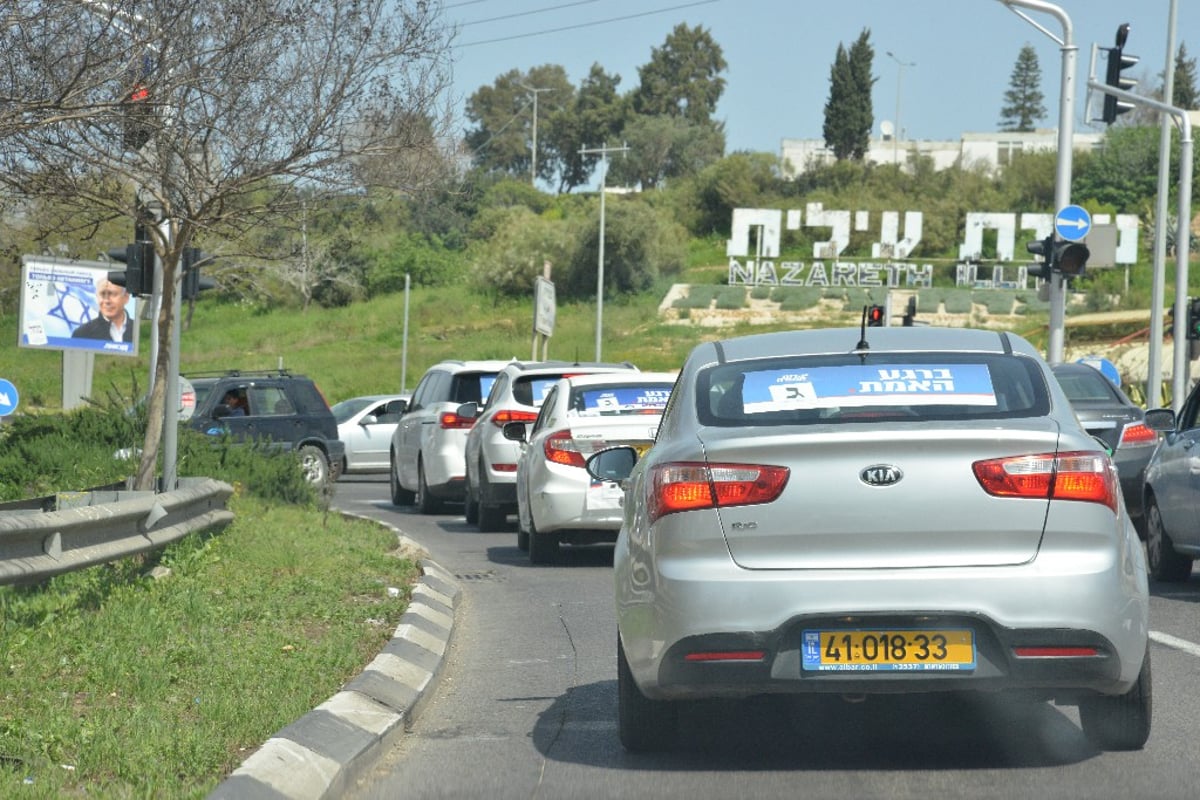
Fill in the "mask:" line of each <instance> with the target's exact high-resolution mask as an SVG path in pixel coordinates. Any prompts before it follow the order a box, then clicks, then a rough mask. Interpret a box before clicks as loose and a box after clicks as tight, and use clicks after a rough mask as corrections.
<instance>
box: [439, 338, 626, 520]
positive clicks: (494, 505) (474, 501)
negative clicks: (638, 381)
mask: <svg viewBox="0 0 1200 800" xmlns="http://www.w3.org/2000/svg"><path fill="white" fill-rule="evenodd" d="M635 371H637V367H635V366H633V365H632V364H630V363H628V362H626V363H622V364H609V363H600V362H579V361H514V362H512V363H510V364H506V365H505V367H504V369H503V370H501V371H500V373H499V374H498V375H497V376H496V382H495V383H493V384H492V390H491V391H490V392H488V394H487V395H486V397H487V399H486V400H484V402H483V403H482V404H480V403H477V402H475V403H467V404H464V405H463V406H461V407H460V408H459V409H458V414H459V415H460V416H462V417H470V418H474V419H475V426H474V427H473V428H471V430H470V432H469V433H468V434H467V441H466V444H465V445H464V450H465V452H464V456H465V462H464V467H463V469H464V471H465V473H466V498H465V500H466V517H467V522H468V523H475V524H477V525H478V526H479V530H481V531H483V532H485V533H487V532H490V531H498V530H500V529H501V528H502V527H503V526H504V523H505V520H506V519H507V517H508V515H509V514H515V513H516V512H517V456H519V455H520V453H521V450H520V446H519V445H518V444H517V443H516V442H514V441H512V440H510V439H506V438H504V433H503V430H502V429H503V428H504V426H505V424H506V423H509V422H533V421H534V420H535V419H537V415H538V409H539V408H541V405H542V401H543V400H544V399H545V398H546V392H547V391H549V389H550V387H551V386H552V385H553V384H554V382H555V381H557V380H559V379H560V378H565V377H567V376H569V375H590V374H593V373H597V372H635Z"/></svg>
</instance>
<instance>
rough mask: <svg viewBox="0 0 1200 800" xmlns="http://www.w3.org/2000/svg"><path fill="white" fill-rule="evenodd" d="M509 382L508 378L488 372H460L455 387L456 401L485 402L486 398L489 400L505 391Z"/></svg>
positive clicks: (482, 403)
mask: <svg viewBox="0 0 1200 800" xmlns="http://www.w3.org/2000/svg"><path fill="white" fill-rule="evenodd" d="M507 382H508V378H507V377H504V376H500V375H497V374H495V373H487V372H471V373H465V374H460V375H459V376H458V386H457V388H456V389H455V396H454V399H455V401H457V402H459V403H479V404H481V405H487V403H484V402H483V400H484V398H487V400H488V402H490V401H491V399H492V396H493V395H496V396H499V395H500V394H502V393H503V392H504V387H505V385H506V384H507Z"/></svg>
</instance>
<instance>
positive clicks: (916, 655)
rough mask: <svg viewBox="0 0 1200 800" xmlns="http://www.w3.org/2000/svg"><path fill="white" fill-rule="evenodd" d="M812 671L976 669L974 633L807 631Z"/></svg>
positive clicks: (806, 659)
mask: <svg viewBox="0 0 1200 800" xmlns="http://www.w3.org/2000/svg"><path fill="white" fill-rule="evenodd" d="M801 636H802V639H801V651H802V653H803V659H802V667H803V669H804V670H805V671H809V672H875V671H895V672H941V671H945V672H958V671H964V670H972V669H975V640H974V637H973V636H972V634H971V631H970V629H951V630H916V629H911V630H910V629H881V630H806V631H804V632H803V634H802V635H801Z"/></svg>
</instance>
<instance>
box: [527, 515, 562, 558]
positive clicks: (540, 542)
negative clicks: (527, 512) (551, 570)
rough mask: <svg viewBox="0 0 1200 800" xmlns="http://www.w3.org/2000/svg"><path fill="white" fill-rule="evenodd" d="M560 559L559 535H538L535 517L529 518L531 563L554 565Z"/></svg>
mask: <svg viewBox="0 0 1200 800" xmlns="http://www.w3.org/2000/svg"><path fill="white" fill-rule="evenodd" d="M557 558H558V534H557V533H538V529H537V526H536V525H534V524H533V516H532V515H531V516H530V517H529V563H530V564H553V563H554V561H555V559H557Z"/></svg>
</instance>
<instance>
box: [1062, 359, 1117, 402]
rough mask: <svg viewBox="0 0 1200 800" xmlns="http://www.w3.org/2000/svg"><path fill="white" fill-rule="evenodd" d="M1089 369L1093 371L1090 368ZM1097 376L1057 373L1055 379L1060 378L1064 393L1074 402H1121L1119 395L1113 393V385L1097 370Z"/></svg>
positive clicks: (1079, 373) (1082, 373) (1080, 372)
mask: <svg viewBox="0 0 1200 800" xmlns="http://www.w3.org/2000/svg"><path fill="white" fill-rule="evenodd" d="M1088 369H1092V368H1091V367H1088ZM1092 371H1093V372H1095V373H1096V374H1095V375H1091V374H1088V373H1086V372H1083V371H1079V372H1070V373H1063V372H1056V373H1055V377H1057V378H1058V384H1059V386H1062V390H1063V393H1064V394H1065V395H1066V396H1067V399H1068V400H1071V401H1072V402H1088V401H1093V402H1094V401H1104V402H1113V401H1115V400H1119V399H1120V398H1119V397H1118V395H1117V393H1116V392H1115V391H1113V385H1112V383H1110V382H1109V380H1108V378H1106V377H1104V375H1103V374H1102V373H1100V372H1097V371H1096V370H1092Z"/></svg>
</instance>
